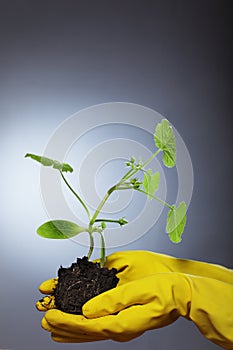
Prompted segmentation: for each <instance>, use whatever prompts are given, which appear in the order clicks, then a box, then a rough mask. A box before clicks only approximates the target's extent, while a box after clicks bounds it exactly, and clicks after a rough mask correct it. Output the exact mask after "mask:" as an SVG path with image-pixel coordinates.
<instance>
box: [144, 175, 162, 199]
mask: <svg viewBox="0 0 233 350" xmlns="http://www.w3.org/2000/svg"><path fill="white" fill-rule="evenodd" d="M159 181H160V173H159V172H158V171H157V172H156V173H154V174H152V170H148V171H147V172H146V173H145V174H144V177H143V187H144V189H145V192H146V193H147V195H148V197H149V199H152V197H151V196H153V194H154V193H155V192H156V191H157V189H158V187H159Z"/></svg>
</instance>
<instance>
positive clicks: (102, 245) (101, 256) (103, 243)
mask: <svg viewBox="0 0 233 350" xmlns="http://www.w3.org/2000/svg"><path fill="white" fill-rule="evenodd" d="M99 234H100V241H101V248H100V266H101V267H104V264H105V242H104V236H103V234H102V232H99Z"/></svg>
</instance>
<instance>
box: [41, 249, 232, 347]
mask: <svg viewBox="0 0 233 350" xmlns="http://www.w3.org/2000/svg"><path fill="white" fill-rule="evenodd" d="M106 265H107V266H108V267H109V268H111V267H113V266H114V267H116V268H117V270H118V277H119V278H120V282H119V286H117V287H116V288H114V289H112V290H110V291H108V292H105V293H103V294H101V295H99V296H97V297H95V298H93V299H92V300H90V301H88V302H87V303H86V304H85V305H84V307H83V314H84V316H85V317H84V316H79V315H70V314H66V313H63V312H61V311H59V310H56V309H54V310H50V311H48V312H46V314H45V317H44V318H43V320H42V327H43V328H45V329H46V330H48V331H49V332H51V335H52V337H53V339H54V340H56V341H60V342H86V341H96V340H102V339H113V340H117V341H128V340H130V339H133V338H135V337H137V336H139V335H140V334H142V333H143V332H144V331H146V330H149V329H155V328H159V327H163V326H165V325H167V324H169V323H172V322H173V321H175V320H176V319H177V318H178V317H179V316H184V317H186V318H187V319H190V320H192V321H193V322H194V323H195V324H196V325H197V327H198V328H199V329H200V331H201V332H202V333H203V335H204V336H205V337H206V338H208V339H209V340H211V341H213V342H215V343H216V344H218V345H220V346H222V347H224V348H225V349H233V300H232V298H233V272H232V270H229V269H226V268H223V267H221V266H218V265H212V264H208V263H201V262H195V261H190V260H183V259H176V258H172V257H168V256H165V255H161V254H155V253H150V252H143V251H136V252H135V251H130V252H120V253H114V254H112V255H110V256H109V257H108V258H107V263H106ZM145 276H146V277H145ZM54 283H56V280H50V281H46V282H45V283H43V284H42V285H41V287H40V290H41V291H42V292H44V293H48V292H51V291H52V290H51V289H50V288H53V287H54ZM47 298H49V297H47ZM50 300H52V299H50ZM50 304H52V301H51V302H50ZM37 306H39V307H38V308H39V309H43V308H42V307H41V308H40V304H38V305H37ZM49 307H50V306H49ZM49 307H48V308H49ZM52 307H54V305H52ZM45 309H46V308H45Z"/></svg>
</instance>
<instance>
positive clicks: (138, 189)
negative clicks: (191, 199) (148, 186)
mask: <svg viewBox="0 0 233 350" xmlns="http://www.w3.org/2000/svg"><path fill="white" fill-rule="evenodd" d="M136 190H137V191H139V192H141V193H144V194H146V195H147V196H148V195H149V196H150V197H151V198H154V199H156V200H157V201H158V202H160V203H161V204H163V205H165V206H166V207H168V208H169V209H173V207H172V205H170V204H168V203H167V202H164V201H163V200H162V199H160V198H158V197H156V196H154V195H152V194H148V193H147V192H145V191H143V190H141V189H140V188H137V189H136Z"/></svg>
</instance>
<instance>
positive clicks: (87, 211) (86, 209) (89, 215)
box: [60, 171, 91, 220]
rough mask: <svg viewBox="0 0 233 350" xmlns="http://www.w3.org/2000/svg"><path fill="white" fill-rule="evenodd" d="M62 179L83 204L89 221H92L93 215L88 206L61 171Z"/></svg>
mask: <svg viewBox="0 0 233 350" xmlns="http://www.w3.org/2000/svg"><path fill="white" fill-rule="evenodd" d="M60 174H61V177H62V179H63V181H64V182H65V184H66V185H67V186H68V188H69V189H70V190H71V192H72V193H73V194H74V195H75V197H76V198H77V199H78V200H79V202H80V203H81V204H82V206H83V208H84V209H85V211H86V213H87V216H88V218H89V220H90V219H91V214H90V212H89V210H88V208H87V206H86V204H85V203H84V202H83V200H82V198H81V197H80V196H79V195H78V194H77V193H76V192H75V190H74V189H73V188H72V187H71V186H70V184H69V183H68V181H67V180H66V178H65V176H64V175H63V173H62V172H61V171H60Z"/></svg>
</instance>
